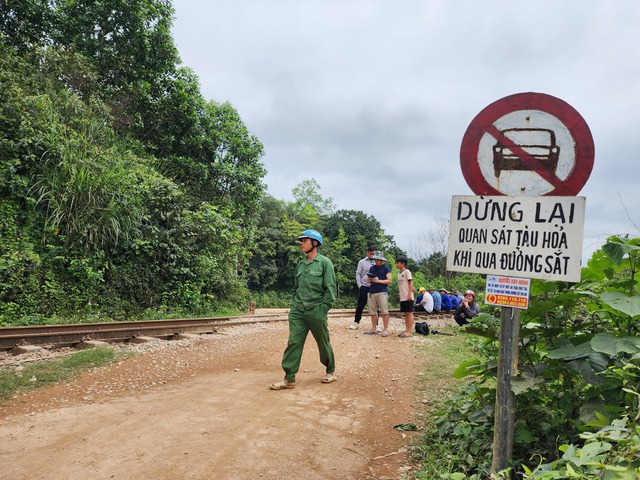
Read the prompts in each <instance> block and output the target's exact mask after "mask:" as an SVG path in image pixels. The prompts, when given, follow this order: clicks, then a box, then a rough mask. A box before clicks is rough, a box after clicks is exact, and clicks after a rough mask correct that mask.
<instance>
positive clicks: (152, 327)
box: [0, 314, 286, 350]
mask: <svg viewBox="0 0 640 480" xmlns="http://www.w3.org/2000/svg"><path fill="white" fill-rule="evenodd" d="M285 318H286V316H285V315H283V314H267V315H248V316H236V317H213V318H181V319H166V320H141V321H137V322H102V323H79V324H71V325H69V324H67V325H33V326H28V327H0V350H11V349H12V348H14V347H17V346H22V345H39V346H44V345H46V346H51V347H63V346H72V345H76V344H78V343H82V342H85V341H88V340H100V341H106V342H123V341H127V340H130V339H132V338H135V337H143V336H147V337H157V338H170V337H173V336H176V335H179V334H185V333H191V334H197V333H215V332H216V331H218V329H219V328H223V327H230V326H232V325H243V324H252V323H261V322H273V321H282V320H284V319H285Z"/></svg>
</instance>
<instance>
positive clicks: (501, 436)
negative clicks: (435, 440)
mask: <svg viewBox="0 0 640 480" xmlns="http://www.w3.org/2000/svg"><path fill="white" fill-rule="evenodd" d="M519 333H520V310H518V309H516V308H511V307H502V309H501V312H500V345H499V353H498V378H497V381H498V384H497V388H496V408H495V421H494V424H493V459H492V462H491V472H492V473H497V472H500V471H501V470H504V469H505V468H508V467H509V463H510V461H511V456H512V454H513V429H514V421H515V395H514V394H513V392H512V391H511V378H512V377H513V375H514V373H515V372H516V370H517V366H518V337H519Z"/></svg>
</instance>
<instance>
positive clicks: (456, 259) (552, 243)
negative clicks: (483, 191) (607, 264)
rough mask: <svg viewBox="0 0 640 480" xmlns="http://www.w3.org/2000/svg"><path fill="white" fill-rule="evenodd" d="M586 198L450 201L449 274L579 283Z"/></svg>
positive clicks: (456, 198)
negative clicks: (477, 274) (466, 273)
mask: <svg viewBox="0 0 640 480" xmlns="http://www.w3.org/2000/svg"><path fill="white" fill-rule="evenodd" d="M585 203H586V199H585V197H546V196H545V197H509V196H466V195H458V196H454V197H453V198H452V201H451V217H450V221H449V246H448V250H447V270H451V271H456V272H469V273H480V274H494V275H506V276H516V277H518V276H521V277H526V278H539V279H543V280H561V281H566V282H579V281H580V269H581V263H582V235H583V231H584V211H585Z"/></svg>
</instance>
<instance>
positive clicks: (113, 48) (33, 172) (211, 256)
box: [0, 0, 403, 325]
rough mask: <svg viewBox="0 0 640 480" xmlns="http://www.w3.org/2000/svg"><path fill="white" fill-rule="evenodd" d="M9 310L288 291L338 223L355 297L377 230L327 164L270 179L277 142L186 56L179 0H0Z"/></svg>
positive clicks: (196, 302)
mask: <svg viewBox="0 0 640 480" xmlns="http://www.w3.org/2000/svg"><path fill="white" fill-rule="evenodd" d="M0 13H1V15H2V17H1V18H2V20H1V21H0V81H1V84H2V89H1V90H0V158H1V162H0V238H1V239H2V241H1V242H0V324H14V325H15V324H37V323H42V322H51V321H65V322H70V321H76V320H77V321H95V320H102V319H116V320H117V319H122V318H131V317H133V318H139V317H144V316H146V317H149V316H157V315H167V316H169V315H180V314H188V315H202V314H207V313H210V312H213V311H220V309H221V308H225V307H231V308H234V309H238V308H245V307H246V304H247V303H248V301H249V300H252V299H253V300H258V301H259V302H260V303H261V304H262V305H263V306H276V305H280V304H284V305H288V302H289V293H288V292H289V291H290V288H291V284H292V278H293V269H294V268H295V264H296V263H297V261H298V260H299V259H300V251H299V247H298V245H297V243H296V237H297V236H298V235H299V233H300V232H301V231H303V230H305V229H306V228H316V229H319V230H321V231H323V233H324V235H325V244H324V245H323V247H322V248H323V253H325V254H326V255H327V256H329V257H330V258H331V259H332V260H333V262H334V264H335V266H336V271H337V277H338V282H339V288H340V297H341V298H340V299H339V301H338V304H337V305H339V304H340V302H342V303H344V305H345V306H351V305H352V304H353V298H351V297H352V296H353V295H354V294H355V288H354V287H355V282H354V278H353V272H354V271H355V266H356V262H357V261H358V259H359V258H361V257H362V256H363V255H364V251H365V250H366V245H368V244H370V243H376V244H377V245H378V246H379V248H380V249H382V250H385V251H386V252H389V253H390V254H391V255H397V254H400V253H403V252H401V251H400V250H399V249H398V248H397V247H396V246H395V243H394V242H393V239H392V238H391V237H390V236H388V235H386V234H385V233H384V230H383V229H382V227H381V225H380V223H379V222H378V221H377V220H376V219H375V218H374V217H372V216H370V215H367V214H365V213H364V212H361V211H346V210H339V211H337V212H336V211H335V210H336V208H335V206H334V204H333V201H332V199H325V198H323V197H322V195H321V194H320V186H319V185H318V184H317V183H316V182H315V180H313V179H309V180H305V181H304V182H302V183H301V184H300V185H298V186H296V187H295V188H294V190H293V194H294V201H292V202H284V201H280V200H277V199H275V198H273V197H271V196H270V195H268V194H267V193H266V191H265V186H264V184H263V178H264V175H265V173H266V171H265V169H264V166H263V165H262V163H261V162H260V159H261V157H262V155H263V147H262V145H261V143H260V142H259V140H258V139H257V138H255V137H254V136H252V135H250V133H249V132H248V130H247V128H246V127H245V125H244V124H243V122H242V120H241V118H240V116H239V114H238V112H237V111H236V110H235V109H234V108H233V107H232V106H231V105H230V104H228V103H218V102H215V101H206V100H205V99H204V98H203V97H202V94H201V93H200V86H199V84H198V78H197V77H196V75H195V74H194V73H193V72H192V71H191V70H189V69H188V68H186V67H183V66H180V59H179V57H178V54H177V50H176V48H175V46H174V43H173V39H172V37H171V34H170V28H171V22H172V17H171V16H172V15H173V8H172V7H171V3H170V2H169V1H167V0H127V1H126V2H125V1H122V0H116V1H110V2H104V1H94V0H92V1H90V2H89V1H78V0H62V1H42V0H21V1H15V0H4V1H2V2H0Z"/></svg>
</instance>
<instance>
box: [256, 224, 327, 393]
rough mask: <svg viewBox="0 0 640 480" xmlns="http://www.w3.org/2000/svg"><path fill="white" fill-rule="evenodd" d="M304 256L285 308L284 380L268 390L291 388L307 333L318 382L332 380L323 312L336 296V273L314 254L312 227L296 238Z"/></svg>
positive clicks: (319, 239)
mask: <svg viewBox="0 0 640 480" xmlns="http://www.w3.org/2000/svg"><path fill="white" fill-rule="evenodd" d="M298 240H299V241H300V250H302V252H303V253H304V254H305V258H304V259H302V260H300V262H298V265H297V266H296V273H295V277H294V286H293V298H292V302H291V309H290V310H289V341H288V343H287V348H286V349H285V351H284V354H283V355H282V369H283V370H284V380H283V381H281V382H276V383H272V384H271V385H269V388H271V389H272V390H285V389H292V388H295V386H296V374H297V373H298V370H299V369H300V360H301V358H302V351H303V349H304V344H305V341H306V339H307V335H308V334H309V332H311V334H312V335H313V338H314V339H315V341H316V344H317V345H318V351H319V353H320V362H321V363H322V364H323V365H324V366H325V371H326V375H325V376H324V377H322V379H321V380H320V382H321V383H332V382H334V381H335V380H336V376H335V370H336V361H335V357H334V355H333V347H332V346H331V341H330V339H329V326H328V322H327V313H328V311H329V309H330V308H331V306H332V305H333V302H334V301H335V299H336V296H337V291H338V290H337V285H336V273H335V270H334V268H333V263H332V262H331V260H329V259H328V258H327V257H325V256H324V255H322V254H321V253H318V247H319V246H320V245H322V235H320V233H319V232H318V231H316V230H305V231H304V232H302V233H301V234H300V236H299V237H298Z"/></svg>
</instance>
